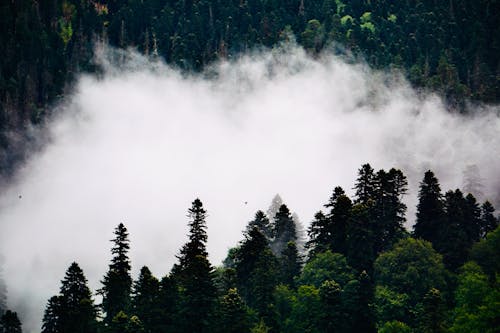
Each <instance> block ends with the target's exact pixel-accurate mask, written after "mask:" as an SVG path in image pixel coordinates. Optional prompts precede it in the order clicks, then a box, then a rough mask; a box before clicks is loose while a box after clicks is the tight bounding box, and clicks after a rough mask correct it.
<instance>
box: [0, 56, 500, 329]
mask: <svg viewBox="0 0 500 333" xmlns="http://www.w3.org/2000/svg"><path fill="white" fill-rule="evenodd" d="M101 51H102V50H101ZM107 52H108V51H107V50H104V51H102V54H101V63H102V64H103V66H104V68H105V73H104V75H103V76H102V77H100V78H96V77H95V76H85V77H82V78H81V79H80V80H79V82H78V85H77V88H76V90H75V92H74V94H73V95H71V96H69V97H68V98H67V101H66V104H65V106H63V107H62V109H61V111H60V115H59V116H58V117H57V119H55V120H54V121H53V123H52V124H51V126H50V137H51V141H50V143H48V144H47V145H46V147H45V148H44V150H43V151H42V152H41V153H39V154H37V155H35V156H33V157H32V158H31V160H30V161H29V162H28V163H27V165H26V166H25V167H24V168H23V169H22V170H21V171H20V172H19V176H18V181H17V182H16V183H15V184H13V185H12V186H11V187H10V188H8V189H7V190H5V191H4V192H3V195H2V197H1V200H0V205H1V210H0V219H1V221H2V234H1V245H0V246H1V249H0V251H3V253H4V254H5V256H6V259H7V263H6V266H5V272H6V275H7V283H8V287H9V302H10V306H11V307H12V308H13V309H14V310H17V311H20V312H22V313H23V316H24V318H23V319H24V328H25V331H27V332H34V331H37V330H38V329H39V323H40V320H41V317H42V315H43V309H44V306H45V303H46V301H47V299H48V298H49V297H50V296H52V295H54V294H56V293H57V292H58V289H59V286H60V280H61V279H62V278H63V276H64V272H65V270H66V269H67V267H68V266H69V264H70V263H71V262H72V261H77V262H79V263H80V264H81V266H82V268H83V269H84V271H85V273H86V275H87V277H88V279H89V283H90V285H91V287H92V288H93V289H94V290H95V289H96V288H98V287H99V286H100V283H99V280H100V279H101V278H102V276H103V275H104V273H105V271H106V269H107V265H108V264H109V260H110V256H111V255H110V251H109V249H110V247H111V243H110V242H109V240H110V239H111V238H112V237H113V235H112V233H113V229H114V228H115V226H116V225H117V224H118V223H120V222H124V223H125V225H126V226H127V228H128V229H129V231H130V235H131V237H130V238H131V243H132V244H131V246H132V249H131V258H132V264H133V269H134V274H135V273H136V272H137V271H138V270H139V269H140V267H141V266H142V265H148V266H149V267H150V268H151V269H152V271H153V273H154V274H155V275H157V276H163V275H165V274H166V273H167V272H169V270H170V268H171V266H172V264H173V263H174V262H175V254H177V253H178V250H179V249H180V247H181V246H182V244H183V243H184V242H185V241H186V237H185V236H186V232H187V227H186V224H187V218H186V212H187V209H188V208H189V206H190V203H191V201H192V200H193V199H194V198H196V197H199V198H200V199H201V200H202V201H203V203H204V205H205V207H206V209H207V210H208V212H209V217H208V233H209V241H208V249H209V252H210V257H211V260H212V262H213V263H214V264H219V263H220V261H221V260H222V259H223V258H224V256H225V254H226V251H227V249H228V248H229V247H231V246H233V245H234V244H235V243H236V242H238V241H239V240H240V239H241V238H242V236H241V231H242V230H243V228H244V226H245V225H246V223H247V222H248V221H249V220H250V219H251V218H252V217H253V215H254V213H255V211H256V210H258V209H263V210H265V209H267V207H268V205H269V203H270V201H271V199H272V198H273V196H274V195H275V194H276V193H280V195H281V196H282V197H283V199H284V201H285V203H287V204H288V205H289V207H290V209H291V210H293V211H296V212H297V213H298V214H299V216H300V218H301V220H302V221H303V222H304V223H307V222H308V221H310V220H311V219H312V217H313V215H314V213H315V212H316V211H317V210H319V209H321V208H322V205H323V204H324V203H325V202H326V201H327V200H328V198H329V196H330V192H331V190H332V189H333V188H334V187H335V186H337V185H341V186H343V187H344V189H346V190H347V191H348V192H350V193H352V191H351V188H352V187H353V184H354V180H355V178H356V173H357V169H358V168H359V167H360V166H361V164H363V163H365V162H370V163H371V164H372V166H373V167H375V168H376V169H379V168H390V167H393V166H394V167H398V168H402V169H403V171H404V172H405V173H406V174H407V176H408V177H409V183H410V195H409V196H408V200H407V202H408V205H409V208H410V209H411V211H410V212H411V213H409V216H408V219H409V220H412V219H413V216H412V215H413V214H414V205H415V203H416V199H415V198H416V193H417V190H418V183H419V181H420V180H421V178H422V177H423V173H424V171H425V170H427V169H428V168H431V169H432V170H433V171H435V173H436V174H437V176H438V178H439V179H440V181H441V185H442V188H443V189H449V188H455V187H458V186H461V180H462V171H463V170H464V168H465V167H466V166H467V165H469V164H476V165H478V167H479V169H480V171H481V176H482V178H483V179H486V180H487V184H484V185H485V188H484V192H485V193H486V194H489V195H490V196H494V195H498V192H499V191H498V190H499V188H500V179H499V176H498V171H497V168H498V167H499V164H500V163H499V159H498V156H500V151H499V149H500V136H499V135H498V134H499V133H500V118H499V115H498V114H499V107H498V106H494V107H483V108H482V109H481V110H477V111H476V112H475V114H476V115H475V116H470V117H464V116H461V115H458V114H450V113H448V112H446V111H445V109H444V107H443V105H442V103H441V101H440V100H439V98H437V97H436V96H432V95H426V96H423V97H422V96H418V95H417V94H416V93H415V92H414V91H413V90H412V89H410V88H409V86H408V84H407V83H406V82H404V80H401V79H400V78H393V77H390V76H388V75H385V74H383V73H380V72H373V71H371V70H370V69H369V68H368V67H366V66H363V65H359V64H358V65H353V64H347V63H345V62H343V61H342V60H341V59H339V58H336V57H334V56H332V55H324V56H323V57H321V58H320V59H317V60H314V59H311V58H309V57H307V56H306V55H305V54H304V52H303V51H302V50H301V49H298V48H295V47H287V48H285V49H283V50H281V51H280V50H275V51H269V52H267V53H262V54H257V55H252V56H247V57H242V58H241V59H239V60H238V61H236V62H232V63H228V62H224V63H221V64H218V65H217V66H214V67H213V68H211V69H210V70H208V71H207V73H205V74H204V75H191V76H183V75H181V74H180V73H178V72H177V71H175V70H173V69H171V68H168V67H167V66H165V65H163V64H161V63H159V62H154V61H152V62H151V61H149V60H148V59H146V58H142V57H141V56H139V55H137V54H131V53H129V54H120V55H118V56H117V57H115V58H128V59H129V60H128V62H125V63H124V64H122V65H121V66H115V65H113V64H112V63H111V61H110V60H109V59H110V58H109V57H107V55H106V54H107ZM19 195H22V198H21V199H20V198H19V197H18V196H19ZM245 202H248V204H245Z"/></svg>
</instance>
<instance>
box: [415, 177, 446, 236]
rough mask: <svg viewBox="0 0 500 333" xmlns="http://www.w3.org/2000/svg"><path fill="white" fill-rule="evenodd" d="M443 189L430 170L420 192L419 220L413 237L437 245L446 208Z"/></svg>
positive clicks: (421, 184)
mask: <svg viewBox="0 0 500 333" xmlns="http://www.w3.org/2000/svg"><path fill="white" fill-rule="evenodd" d="M442 197H443V196H442V194H441V188H440V186H439V182H438V180H437V178H436V177H435V176H434V173H433V172H432V171H430V170H428V171H427V172H426V173H425V175H424V179H423V180H422V182H421V183H420V190H419V192H418V205H417V220H416V222H415V225H414V226H413V236H414V237H415V238H421V239H424V240H426V241H429V242H431V243H432V244H436V243H437V242H438V240H439V237H440V233H441V232H442V228H443V223H444V221H443V220H444V207H443V198H442Z"/></svg>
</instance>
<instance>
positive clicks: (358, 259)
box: [346, 204, 376, 275]
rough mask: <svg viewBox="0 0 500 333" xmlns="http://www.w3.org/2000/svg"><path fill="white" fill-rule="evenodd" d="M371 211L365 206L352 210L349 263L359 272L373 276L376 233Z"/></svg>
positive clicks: (348, 248)
mask: <svg viewBox="0 0 500 333" xmlns="http://www.w3.org/2000/svg"><path fill="white" fill-rule="evenodd" d="M370 211H371V209H370V208H369V207H367V206H365V205H363V204H356V205H354V206H353V208H352V212H351V222H350V223H349V228H348V230H347V253H346V257H347V261H348V262H349V265H351V266H352V267H353V268H354V269H356V270H357V271H358V272H362V271H366V272H368V273H369V274H370V275H371V272H372V268H373V267H372V266H373V262H374V261H375V258H376V255H375V235H374V234H375V232H374V226H373V224H374V223H373V221H372V220H371V217H370Z"/></svg>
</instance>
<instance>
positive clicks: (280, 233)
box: [271, 205, 297, 256]
mask: <svg viewBox="0 0 500 333" xmlns="http://www.w3.org/2000/svg"><path fill="white" fill-rule="evenodd" d="M296 240H297V234H296V231H295V222H294V221H293V218H292V215H291V213H290V210H289V209H288V207H287V206H286V205H281V206H280V208H279V210H278V212H277V213H276V216H275V217H274V239H273V241H272V243H271V249H272V250H273V253H274V254H275V255H276V256H280V255H281V252H282V251H283V249H284V248H285V247H286V245H287V244H288V242H294V243H295V241H296Z"/></svg>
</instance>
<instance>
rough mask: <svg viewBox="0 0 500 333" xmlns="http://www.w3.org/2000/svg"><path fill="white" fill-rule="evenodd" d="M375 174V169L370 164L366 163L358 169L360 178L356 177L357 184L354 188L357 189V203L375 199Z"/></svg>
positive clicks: (365, 202) (366, 202)
mask: <svg viewBox="0 0 500 333" xmlns="http://www.w3.org/2000/svg"><path fill="white" fill-rule="evenodd" d="M374 178H375V174H374V170H373V168H372V167H371V165H370V164H368V163H366V164H363V165H362V166H361V168H360V169H359V170H358V178H357V179H356V184H355V185H354V189H355V190H356V200H354V202H355V203H361V204H365V205H366V204H368V203H369V202H370V200H373V195H374V193H375V184H374V182H375V179H374Z"/></svg>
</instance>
